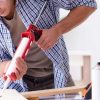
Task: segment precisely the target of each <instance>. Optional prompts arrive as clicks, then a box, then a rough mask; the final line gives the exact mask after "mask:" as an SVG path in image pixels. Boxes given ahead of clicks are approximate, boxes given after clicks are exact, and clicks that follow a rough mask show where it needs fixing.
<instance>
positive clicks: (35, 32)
mask: <svg viewBox="0 0 100 100" xmlns="http://www.w3.org/2000/svg"><path fill="white" fill-rule="evenodd" d="M33 34H34V37H35V41H36V42H37V41H38V40H39V39H40V37H41V35H42V30H35V31H34V32H33Z"/></svg>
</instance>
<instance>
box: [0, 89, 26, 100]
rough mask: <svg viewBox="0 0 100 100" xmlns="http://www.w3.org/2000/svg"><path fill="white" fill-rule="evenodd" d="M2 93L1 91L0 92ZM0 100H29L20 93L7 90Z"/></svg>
mask: <svg viewBox="0 0 100 100" xmlns="http://www.w3.org/2000/svg"><path fill="white" fill-rule="evenodd" d="M0 92H1V90H0ZM0 100H27V99H25V98H24V97H23V96H22V95H21V94H20V93H18V92H17V91H16V90H13V89H7V90H5V91H4V93H3V95H2V96H1V97H0Z"/></svg>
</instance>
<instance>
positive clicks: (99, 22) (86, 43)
mask: <svg viewBox="0 0 100 100" xmlns="http://www.w3.org/2000/svg"><path fill="white" fill-rule="evenodd" d="M97 4H98V9H97V10H96V11H95V12H94V13H93V14H92V15H91V16H90V17H89V18H88V19H87V20H86V21H85V22H84V23H82V24H81V25H80V26H78V27H76V28H75V29H73V30H72V31H70V32H68V33H67V34H65V35H64V39H65V42H66V45H67V48H68V50H82V51H90V52H92V60H93V61H92V66H94V65H95V64H96V62H97V61H100V0H97ZM60 12H61V13H60V15H61V17H60V19H62V18H64V16H65V15H66V14H67V13H68V11H65V10H62V9H61V10H60Z"/></svg>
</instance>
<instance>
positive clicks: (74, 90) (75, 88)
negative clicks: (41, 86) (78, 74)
mask: <svg viewBox="0 0 100 100" xmlns="http://www.w3.org/2000/svg"><path fill="white" fill-rule="evenodd" d="M86 86H87V84H81V85H79V86H72V87H66V88H59V89H48V90H40V91H30V92H23V93H21V94H22V95H23V96H24V97H25V98H34V97H40V96H51V95H57V94H62V93H66V94H70V93H78V92H82V91H83V89H84V88H85V87H86Z"/></svg>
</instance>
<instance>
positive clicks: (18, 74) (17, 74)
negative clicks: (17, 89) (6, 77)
mask: <svg viewBox="0 0 100 100" xmlns="http://www.w3.org/2000/svg"><path fill="white" fill-rule="evenodd" d="M20 74H21V73H20V71H19V70H18V69H17V68H16V70H15V75H16V78H17V79H16V80H19V79H20V78H21V75H20Z"/></svg>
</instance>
